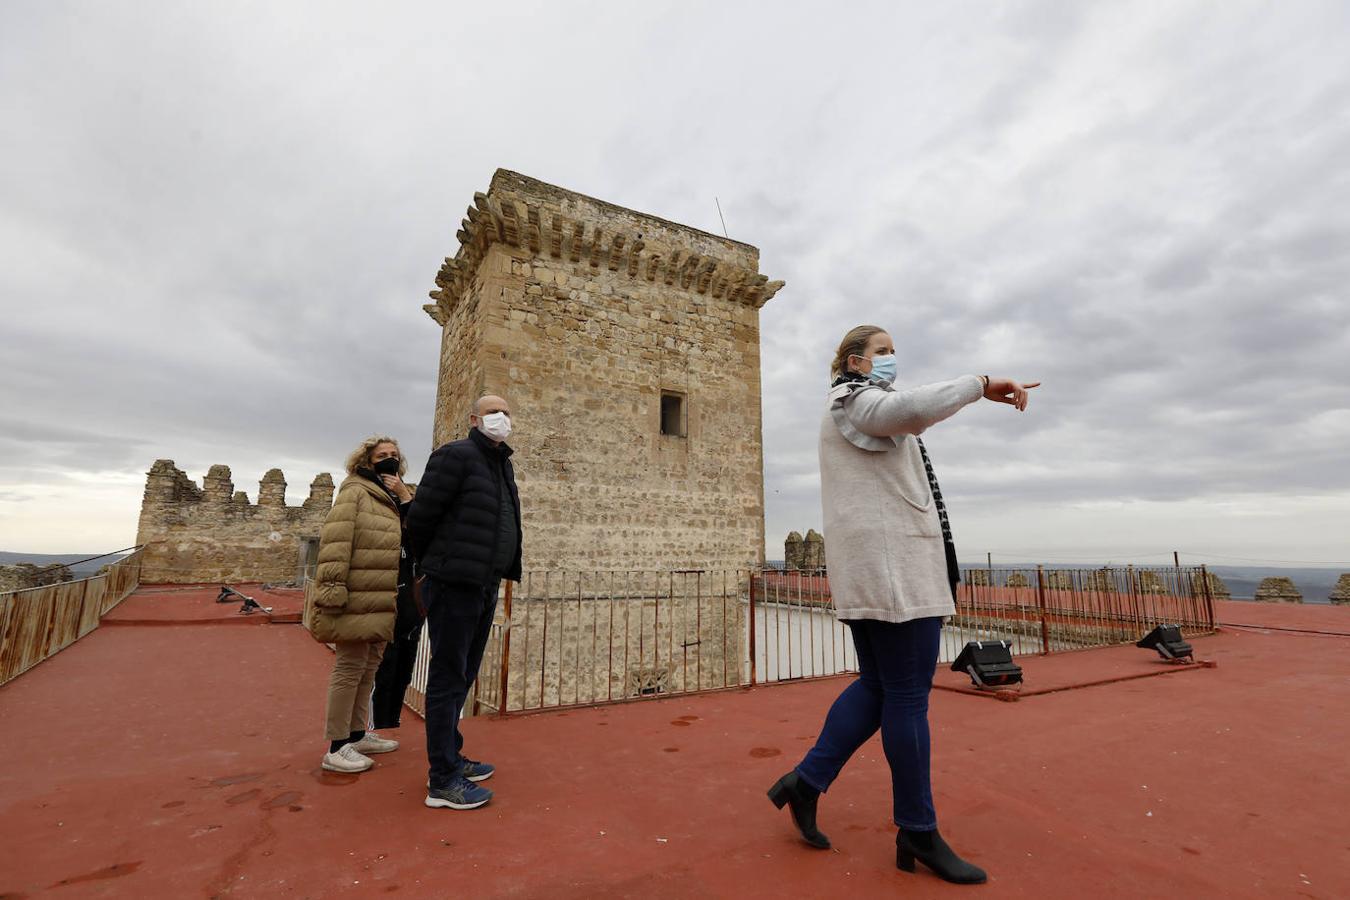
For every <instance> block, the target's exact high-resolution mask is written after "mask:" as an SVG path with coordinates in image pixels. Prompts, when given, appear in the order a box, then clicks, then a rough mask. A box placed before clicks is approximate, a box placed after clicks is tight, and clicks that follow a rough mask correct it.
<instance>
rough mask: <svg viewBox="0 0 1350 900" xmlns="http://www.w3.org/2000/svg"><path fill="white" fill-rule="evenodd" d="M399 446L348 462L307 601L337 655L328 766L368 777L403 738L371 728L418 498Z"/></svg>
mask: <svg viewBox="0 0 1350 900" xmlns="http://www.w3.org/2000/svg"><path fill="white" fill-rule="evenodd" d="M405 471H407V466H406V464H405V463H404V462H403V458H402V454H401V452H400V451H399V447H398V442H397V441H395V440H394V439H393V438H389V437H382V436H381V437H372V438H368V439H366V440H365V441H364V442H363V443H362V444H361V446H359V447H357V448H356V450H355V451H353V452H352V454H351V456H349V457H348V458H347V473H348V474H347V478H346V479H345V480H344V481H343V482H342V485H341V487H340V488H339V489H338V493H337V499H336V500H335V501H334V503H333V509H332V511H331V512H329V514H328V518H327V520H326V521H325V522H324V525H323V530H322V531H321V532H320V533H319V562H318V567H317V570H316V572H315V575H314V580H313V581H312V582H311V583H310V585H309V586H308V590H307V592H306V597H305V607H306V608H305V622H306V625H307V626H308V627H309V629H310V631H311V633H313V635H314V637H315V639H316V640H319V641H323V642H324V643H331V644H332V645H333V647H334V650H335V651H336V653H335V655H334V660H333V674H332V676H331V678H330V679H329V683H328V712H327V725H326V735H327V738H328V741H329V745H328V752H327V753H326V754H324V758H323V767H324V768H325V769H328V770H329V771H334V772H353V773H354V772H364V771H365V770H366V769H369V768H370V767H371V766H372V765H374V763H373V762H372V761H371V759H370V757H369V756H368V755H367V754H371V753H388V752H389V751H391V750H395V749H397V748H398V742H397V741H391V740H385V739H383V738H381V737H380V736H379V735H377V734H375V733H374V732H373V731H371V732H367V731H366V722H367V721H368V719H369V716H370V695H371V688H372V686H373V684H374V682H375V672H376V670H377V669H378V668H379V666H380V658H381V657H382V656H383V655H384V648H385V645H386V643H387V642H388V641H389V640H390V639H391V638H393V636H394V618H395V614H396V610H397V600H396V597H397V594H398V577H399V557H400V547H401V544H402V514H403V513H404V512H406V511H407V505H408V504H409V503H411V501H412V491H411V490H410V489H409V488H408V487H407V485H405V484H403V481H402V477H401V476H402V475H403V473H404V472H405Z"/></svg>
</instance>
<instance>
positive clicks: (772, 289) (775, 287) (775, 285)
mask: <svg viewBox="0 0 1350 900" xmlns="http://www.w3.org/2000/svg"><path fill="white" fill-rule="evenodd" d="M785 284H787V282H786V281H783V280H781V279H779V280H778V281H770V282H769V283H768V284H766V285H764V291H763V292H762V293H761V294H760V295H759V300H758V302H756V303H755V308H756V309H759V308H761V307H762V306H764V304H765V303H768V302H769V301H770V300H772V299H773V298H774V295H775V294H777V293H778V292H779V291H781V290H782V289H783V285H785Z"/></svg>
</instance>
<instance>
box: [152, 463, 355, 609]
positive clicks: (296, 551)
mask: <svg viewBox="0 0 1350 900" xmlns="http://www.w3.org/2000/svg"><path fill="white" fill-rule="evenodd" d="M332 506H333V479H332V477H331V476H330V475H328V474H327V473H323V474H321V475H319V476H318V477H317V478H315V479H314V482H313V483H312V484H311V485H310V495H309V498H308V499H306V500H305V502H304V504H303V505H302V506H287V505H286V479H285V476H284V475H282V473H281V470H280V469H272V470H271V471H269V472H268V473H267V474H266V475H264V476H263V479H262V481H261V482H260V483H259V485H258V503H257V504H256V505H255V504H252V503H249V501H248V496H247V495H246V494H245V493H244V492H243V491H239V492H237V493H236V492H235V490H234V483H233V481H232V480H231V474H230V469H229V467H228V466H221V465H216V466H212V467H211V469H210V470H209V471H208V472H207V473H206V476H205V477H204V478H203V479H202V486H201V487H198V486H197V485H196V483H194V482H193V481H192V479H190V478H188V476H187V474H186V473H184V472H183V471H182V470H180V469H179V468H177V467H176V466H175V465H174V463H173V460H171V459H160V460H156V461H155V464H154V465H153V466H151V467H150V471H149V472H148V473H147V475H146V482H145V496H144V499H143V500H142V503H141V516H140V522H139V524H138V526H137V529H136V543H137V544H145V545H146V549H145V553H144V555H143V557H142V561H141V582H142V583H146V584H193V583H199V582H213V581H218V582H222V583H227V582H240V581H273V582H282V581H291V580H293V579H294V578H295V577H296V572H297V568H298V564H299V562H300V548H301V543H302V541H304V540H306V539H312V540H317V539H318V536H319V529H320V527H321V526H322V525H323V521H324V518H325V517H326V516H327V515H328V511H329V510H330V509H331V508H332Z"/></svg>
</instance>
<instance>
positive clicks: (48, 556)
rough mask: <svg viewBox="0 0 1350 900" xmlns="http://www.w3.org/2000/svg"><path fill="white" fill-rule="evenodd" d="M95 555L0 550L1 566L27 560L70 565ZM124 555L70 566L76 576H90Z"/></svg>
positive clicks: (41, 563)
mask: <svg viewBox="0 0 1350 900" xmlns="http://www.w3.org/2000/svg"><path fill="white" fill-rule="evenodd" d="M93 555H94V554H92V553H14V552H12V551H9V550H0V566H12V565H15V564H16V563H25V562H26V563H32V564H33V565H35V566H50V565H55V564H57V563H60V564H62V565H70V563H73V562H75V561H76V560H81V559H89V557H91V556H93ZM124 556H126V554H125V553H114V554H112V555H111V556H104V557H100V558H99V559H95V560H90V561H89V562H87V563H81V564H80V565H78V566H70V572H71V574H72V575H74V576H75V577H76V578H88V577H89V576H90V575H93V574H94V573H95V572H97V571H98V570H99V569H101V568H103V567H104V566H106V565H108V564H109V563H115V562H117V561H118V560H119V559H121V558H122V557H124Z"/></svg>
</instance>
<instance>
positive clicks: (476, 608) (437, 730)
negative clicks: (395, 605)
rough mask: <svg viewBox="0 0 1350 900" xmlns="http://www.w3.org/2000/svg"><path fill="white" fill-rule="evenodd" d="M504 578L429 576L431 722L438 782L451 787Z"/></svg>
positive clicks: (431, 755) (430, 756)
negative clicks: (482, 581) (465, 714)
mask: <svg viewBox="0 0 1350 900" xmlns="http://www.w3.org/2000/svg"><path fill="white" fill-rule="evenodd" d="M499 583H500V582H499V581H497V580H496V579H494V580H493V581H492V582H491V583H490V584H487V585H461V584H447V583H445V582H443V581H440V580H438V579H436V578H434V577H430V576H428V577H427V580H426V581H425V582H423V589H422V596H423V597H424V598H425V599H426V605H427V629H428V631H427V637H428V639H429V640H430V642H431V664H430V666H429V668H428V671H427V714H426V727H427V762H428V764H429V765H430V773H429V775H430V779H431V786H432V787H433V788H443V787H446V786H447V785H448V784H449V783H450V781H451V779H453V778H454V777H455V776H456V775H458V774H459V770H460V768H461V766H462V765H463V756H461V755H460V751H461V750H462V749H463V748H464V737H463V735H461V734H460V732H459V716H460V713H461V712H462V711H463V709H464V701H465V699H467V697H468V695H469V689H470V688H471V687H472V686H473V683H474V681H475V680H476V679H477V678H478V667H479V666H480V665H482V662H483V651H484V650H485V649H486V648H487V640H488V634H489V632H491V630H492V616H493V614H494V613H495V612H496V611H497V586H498V584H499Z"/></svg>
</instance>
